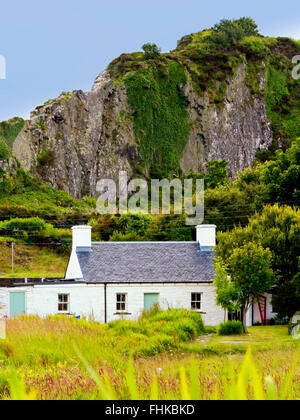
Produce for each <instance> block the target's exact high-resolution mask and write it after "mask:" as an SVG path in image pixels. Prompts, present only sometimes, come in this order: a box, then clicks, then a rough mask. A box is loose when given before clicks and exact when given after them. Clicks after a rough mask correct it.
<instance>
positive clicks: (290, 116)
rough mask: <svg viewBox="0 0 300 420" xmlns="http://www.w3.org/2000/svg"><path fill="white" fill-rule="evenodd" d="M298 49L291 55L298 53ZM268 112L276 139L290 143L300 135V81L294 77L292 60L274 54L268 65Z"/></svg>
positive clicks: (266, 97) (266, 93) (266, 99)
mask: <svg viewBox="0 0 300 420" xmlns="http://www.w3.org/2000/svg"><path fill="white" fill-rule="evenodd" d="M296 53H297V52H296V50H294V52H291V56H292V55H293V54H294V55H296ZM266 74H267V83H266V92H265V104H266V112H267V116H268V118H269V120H270V121H271V123H272V128H273V131H274V137H275V139H276V140H281V141H282V139H283V140H284V144H289V142H291V141H292V140H295V139H296V138H297V137H299V136H300V101H299V99H300V81H299V80H294V79H293V78H292V68H291V61H290V59H289V58H287V57H286V56H285V55H278V54H276V55H274V56H273V57H272V58H271V59H270V60H269V62H268V65H267V71H266Z"/></svg>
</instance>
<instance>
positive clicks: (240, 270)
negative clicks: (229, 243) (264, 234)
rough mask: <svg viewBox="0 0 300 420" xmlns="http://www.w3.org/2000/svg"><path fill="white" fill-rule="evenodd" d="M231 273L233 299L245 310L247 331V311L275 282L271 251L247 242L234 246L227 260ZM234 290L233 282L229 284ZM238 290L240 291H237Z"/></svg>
mask: <svg viewBox="0 0 300 420" xmlns="http://www.w3.org/2000/svg"><path fill="white" fill-rule="evenodd" d="M227 263H228V268H229V273H230V275H231V279H232V283H233V284H234V286H235V287H234V288H233V296H232V299H234V298H236V296H237V301H236V303H237V304H238V305H239V306H240V308H241V309H242V312H243V326H244V332H245V333H246V332H247V324H246V313H247V311H248V309H249V307H250V305H251V304H252V303H253V302H255V301H256V300H257V299H258V296H259V295H263V294H264V293H266V292H269V291H270V289H271V286H272V285H273V283H274V274H273V271H272V269H271V268H270V266H271V252H270V250H269V249H264V248H263V247H262V246H261V245H257V244H256V243H253V242H247V243H246V244H244V245H243V246H241V247H240V248H234V249H233V252H232V254H231V256H230V257H229V258H228V260H227ZM229 287H230V290H232V287H231V284H229ZM236 291H238V293H236Z"/></svg>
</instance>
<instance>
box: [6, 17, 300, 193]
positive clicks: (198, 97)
mask: <svg viewBox="0 0 300 420" xmlns="http://www.w3.org/2000/svg"><path fill="white" fill-rule="evenodd" d="M222 22H223V23H222ZM222 22H221V23H220V24H219V25H216V26H215V27H214V28H212V29H210V30H206V31H202V32H199V33H195V34H191V35H188V36H185V37H183V38H182V39H181V41H179V43H178V46H177V48H176V49H175V50H173V51H171V52H170V53H159V52H158V51H155V49H154V53H153V51H152V53H151V49H150V53H148V54H147V52H146V53H132V54H122V55H121V56H120V57H119V58H117V59H116V60H114V61H113V62H112V63H111V64H110V65H109V66H108V68H107V69H106V70H105V71H104V72H103V73H102V74H101V75H100V76H99V77H98V78H97V79H96V81H95V84H94V86H93V89H92V91H91V92H87V93H84V92H82V91H74V92H70V93H63V94H62V95H60V96H59V97H58V98H56V99H53V100H49V101H48V102H46V103H45V104H44V105H43V106H39V107H37V108H36V109H35V110H34V111H33V112H32V114H31V118H30V120H29V121H26V122H25V126H24V128H23V129H22V131H21V133H20V134H19V135H18V137H17V139H16V140H15V142H14V146H13V151H14V154H15V156H16V157H17V158H18V160H19V161H20V163H21V165H22V167H23V168H24V169H25V170H27V171H30V172H31V173H32V174H33V175H34V176H35V177H38V178H40V179H42V180H43V181H46V182H49V183H50V184H51V185H52V186H53V187H55V188H58V189H62V190H64V191H66V192H68V193H69V194H71V195H72V196H73V197H75V198H81V197H83V196H85V195H91V196H96V183H97V181H98V180H99V179H101V178H112V179H115V180H117V179H118V174H119V171H120V170H127V171H128V173H129V175H130V176H133V175H143V176H145V177H155V178H157V177H159V178H164V177H172V176H173V175H176V176H182V175H183V174H185V173H187V172H188V171H189V170H190V169H191V168H192V169H193V170H194V171H195V172H200V171H202V170H206V169H207V163H208V162H209V161H212V160H216V159H217V160H221V159H227V160H228V161H229V174H230V176H232V177H235V176H236V174H237V172H238V171H239V170H243V169H245V168H247V167H250V166H252V164H253V161H254V160H255V157H256V156H257V153H258V155H259V156H262V157H263V158H265V157H268V156H269V155H270V152H269V150H270V149H271V151H272V150H275V149H276V148H278V147H285V146H286V145H288V144H289V143H290V141H291V140H292V139H295V138H297V137H298V136H300V108H299V107H300V105H299V97H300V84H299V81H296V80H293V79H292V75H291V70H292V62H291V59H292V57H293V56H294V55H296V54H297V53H299V51H300V43H299V42H296V41H293V40H291V39H288V38H268V37H263V36H261V35H260V34H259V33H258V31H257V27H256V25H255V23H254V22H253V21H251V20H249V19H246V18H242V19H240V20H238V21H235V22H233V23H229V24H228V23H226V22H227V21H222ZM230 25H231V26H230ZM228 26H229V27H228ZM232 28H234V31H233V30H232ZM146 47H147V46H146ZM148 48H149V46H148Z"/></svg>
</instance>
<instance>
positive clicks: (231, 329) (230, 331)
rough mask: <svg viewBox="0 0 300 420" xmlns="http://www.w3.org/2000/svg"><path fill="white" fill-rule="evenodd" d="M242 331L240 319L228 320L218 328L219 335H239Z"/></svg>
mask: <svg viewBox="0 0 300 420" xmlns="http://www.w3.org/2000/svg"><path fill="white" fill-rule="evenodd" d="M242 333H243V324H242V323H241V322H240V321H228V322H224V323H223V324H221V325H220V326H219V328H218V334H219V335H240V334H242Z"/></svg>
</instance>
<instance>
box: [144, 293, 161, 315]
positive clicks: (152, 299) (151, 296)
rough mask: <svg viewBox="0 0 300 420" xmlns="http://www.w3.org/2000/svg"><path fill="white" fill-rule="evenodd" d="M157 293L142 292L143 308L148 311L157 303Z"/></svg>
mask: <svg viewBox="0 0 300 420" xmlns="http://www.w3.org/2000/svg"><path fill="white" fill-rule="evenodd" d="M158 301H159V293H145V294H144V309H145V310H146V311H148V310H149V309H151V308H153V306H155V305H158Z"/></svg>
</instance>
